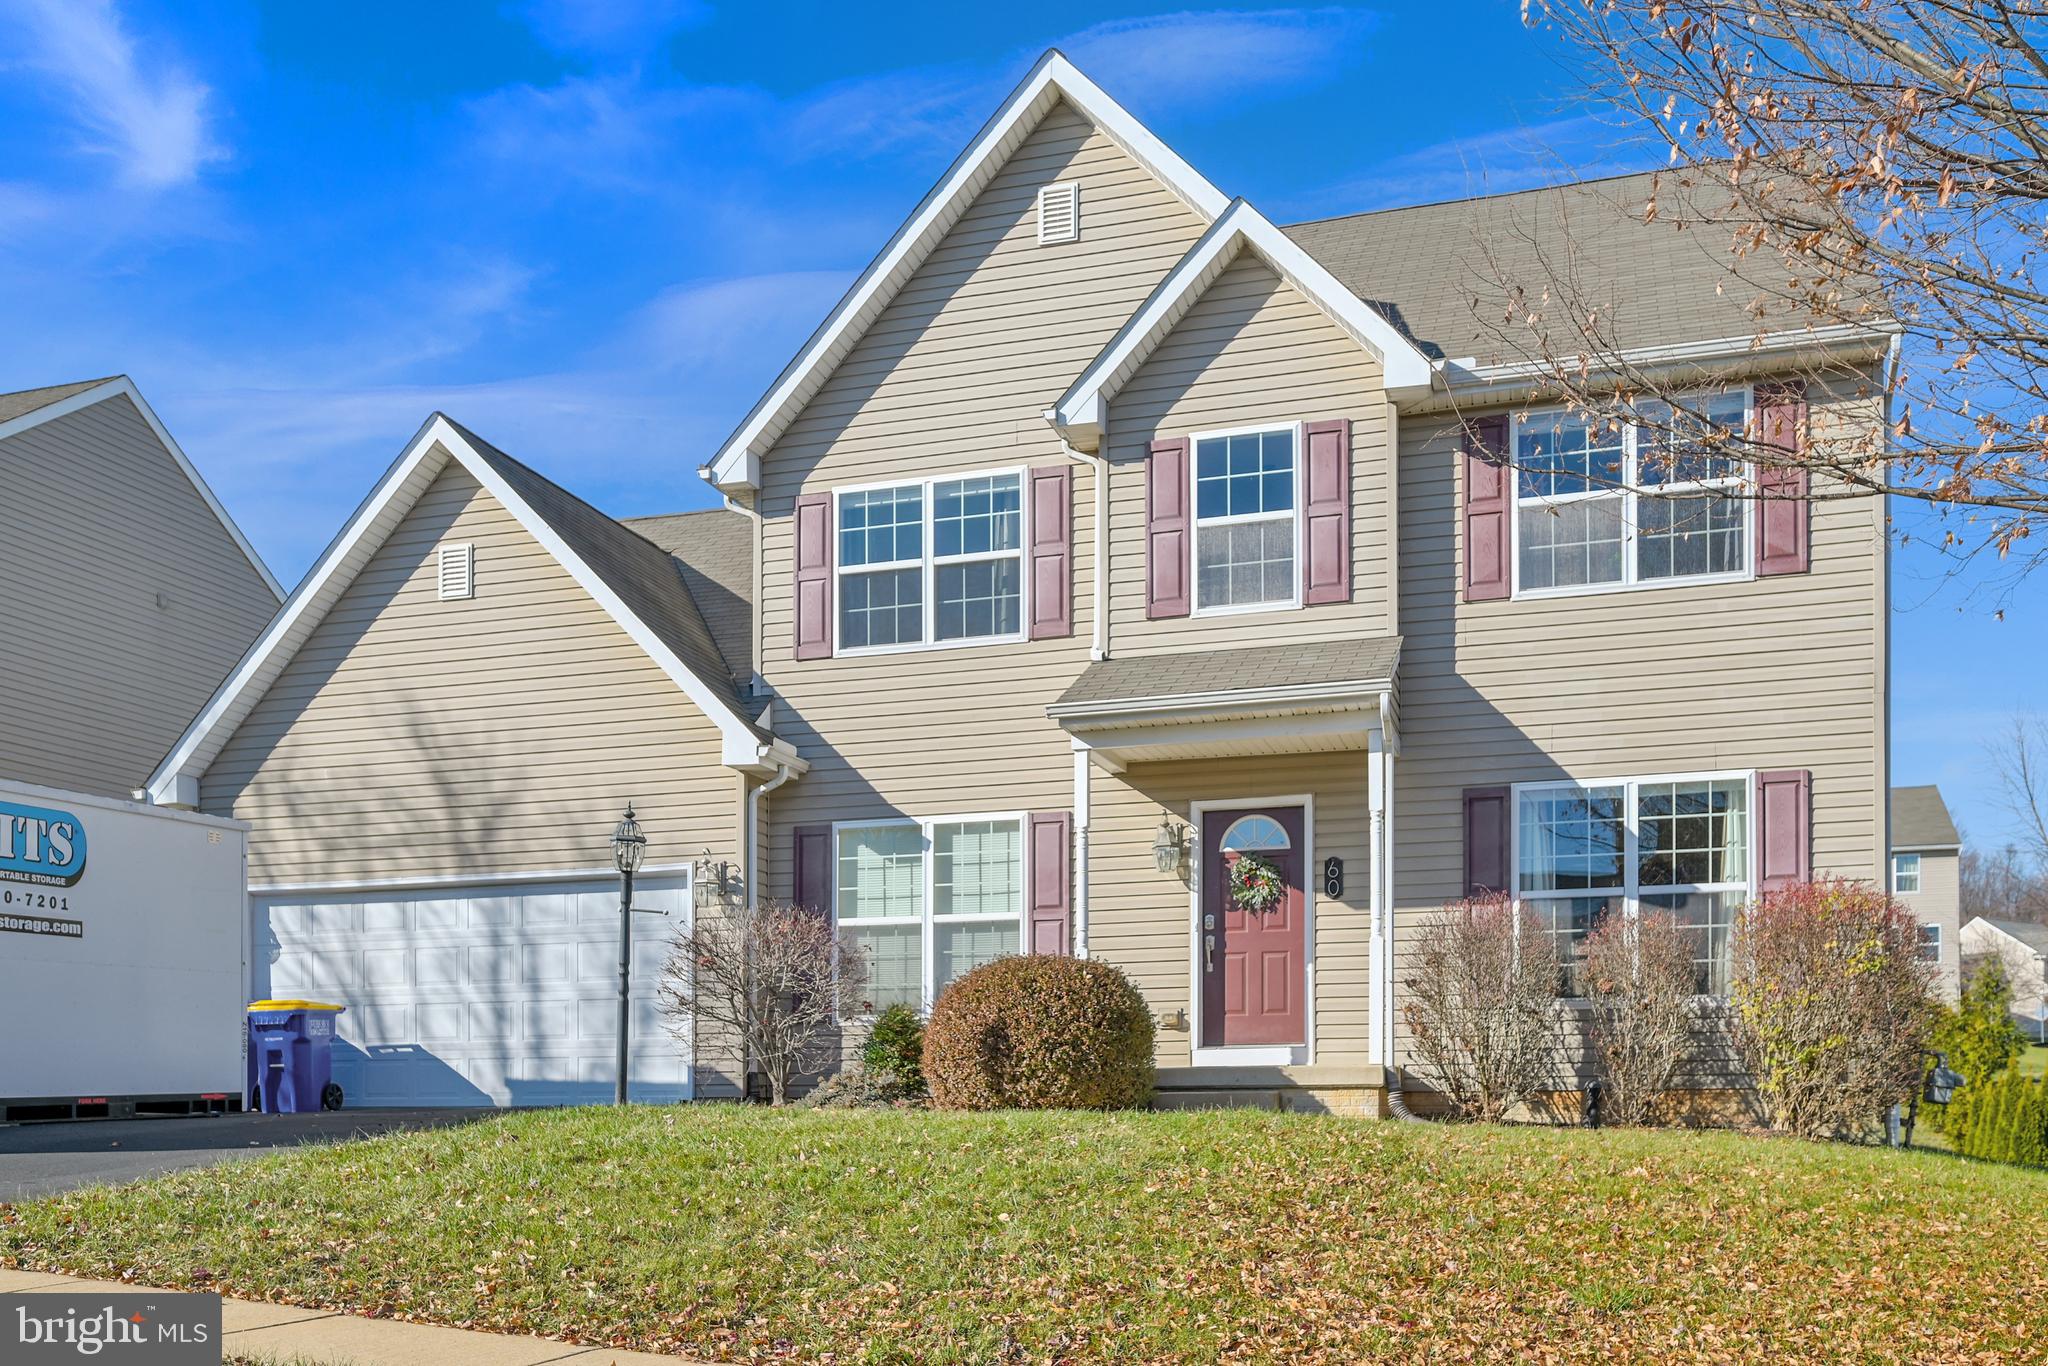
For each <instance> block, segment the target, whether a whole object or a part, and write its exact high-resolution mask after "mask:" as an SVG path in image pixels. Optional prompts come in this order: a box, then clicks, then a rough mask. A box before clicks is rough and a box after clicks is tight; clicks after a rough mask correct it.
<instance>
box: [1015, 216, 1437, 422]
mask: <svg viewBox="0 0 2048 1366" xmlns="http://www.w3.org/2000/svg"><path fill="white" fill-rule="evenodd" d="M1246 250H1250V251H1253V252H1256V253H1257V254H1258V256H1259V259H1261V260H1262V261H1264V262H1265V263H1266V264H1267V265H1268V266H1270V267H1271V268H1272V269H1273V271H1274V273H1275V274H1277V275H1279V276H1280V278H1281V279H1283V280H1285V281H1286V282H1287V283H1288V284H1289V285H1292V286H1293V287H1294V288H1295V289H1296V290H1297V291H1299V292H1300V293H1301V294H1302V296H1303V297H1304V298H1306V299H1308V301H1309V302H1310V303H1312V304H1314V305H1315V306H1316V308H1317V309H1319V310H1320V311H1321V312H1322V313H1323V315H1324V316H1325V317H1327V318H1329V319H1330V321H1331V322H1333V323H1335V324H1336V325H1337V326H1338V327H1340V328H1342V329H1343V330H1344V331H1345V332H1346V333H1347V334H1348V335H1349V336H1350V337H1351V338H1352V340H1354V341H1356V342H1357V343H1358V344H1359V345H1360V346H1363V347H1364V348H1365V349H1366V350H1367V351H1370V352H1371V353H1372V354H1373V355H1374V356H1375V357H1377V358H1378V359H1379V362H1380V367H1381V372H1382V381H1381V382H1382V384H1383V385H1384V387H1385V388H1386V390H1387V393H1388V395H1389V397H1390V398H1392V399H1393V400H1394V401H1396V402H1400V401H1403V400H1405V399H1407V398H1410V397H1414V396H1418V395H1421V394H1426V393H1428V392H1429V388H1430V383H1431V380H1432V378H1433V377H1434V371H1433V369H1432V366H1431V364H1430V360H1429V358H1428V357H1427V356H1425V355H1423V354H1422V351H1421V348H1419V347H1417V346H1416V345H1415V343H1414V342H1413V341H1410V340H1409V339H1408V338H1407V337H1405V336H1403V335H1402V334H1401V332H1400V329H1398V328H1396V327H1395V326H1394V325H1393V324H1392V323H1390V322H1388V321H1387V320H1386V318H1385V317H1383V316H1382V315H1381V314H1380V312H1379V310H1377V309H1375V308H1373V307H1371V306H1370V305H1369V304H1367V303H1366V302H1365V301H1364V300H1363V299H1360V298H1359V297H1358V296H1357V295H1356V294H1354V293H1352V292H1351V291H1350V290H1349V289H1348V288H1346V287H1345V286H1344V285H1343V284H1342V283H1341V282H1339V281H1338V279H1337V277H1336V276H1334V275H1332V274H1330V272H1329V271H1328V270H1327V269H1326V268H1325V267H1324V266H1323V264H1322V262H1320V261H1318V260H1316V259H1315V257H1313V256H1311V255H1309V253H1308V252H1307V251H1306V250H1304V249H1303V248H1302V246H1301V245H1300V244H1299V243H1297V242H1296V241H1295V240H1294V239H1293V238H1291V237H1289V236H1288V235H1287V234H1286V233H1284V232H1282V231H1280V229H1279V228H1278V227H1276V226H1275V225H1274V223H1273V221H1272V220H1271V219H1269V218H1267V217H1266V216H1265V215H1264V214H1262V213H1260V212H1259V211H1258V210H1257V209H1255V208H1253V207H1252V206H1251V205H1250V204H1248V203H1246V202H1245V201H1244V200H1242V199H1238V200H1233V201H1232V202H1231V205H1230V207H1229V208H1228V209H1226V210H1225V211H1224V213H1223V216H1222V217H1220V218H1218V219H1217V220H1216V221H1215V222H1214V223H1211V224H1210V225H1209V230H1208V231H1207V232H1205V233H1203V234H1202V237H1201V240H1200V241H1198V242H1196V243H1195V244H1194V246H1192V247H1190V248H1188V251H1187V255H1185V256H1183V257H1182V258H1181V259H1180V261H1179V262H1178V263H1176V264H1175V266H1174V268H1173V269H1172V270H1170V271H1168V272H1167V275H1166V278H1165V279H1164V280H1161V281H1160V282H1159V285H1158V287H1157V288H1156V289H1154V290H1153V291H1152V293H1151V294H1150V295H1149V296H1148V297H1147V298H1146V300H1145V302H1144V303H1142V304H1140V305H1139V306H1138V311H1137V312H1136V313H1133V314H1132V315H1131V318H1130V320H1129V321H1128V322H1126V323H1125V324H1124V325H1123V327H1122V328H1120V329H1118V331H1117V334H1116V336H1114V337H1112V338H1111V339H1110V342H1109V345H1108V346H1106V347H1104V348H1103V349H1102V352H1101V354H1099V355H1098V356H1096V358H1095V359H1094V360H1092V361H1090V362H1089V364H1088V368H1087V369H1085V370H1083V371H1082V372H1081V374H1080V377H1079V378H1077V379H1076V380H1075V381H1074V383H1073V384H1072V386H1071V387H1069V388H1068V390H1067V392H1066V393H1065V394H1064V395H1062V396H1061V398H1060V401H1059V402H1058V403H1056V404H1054V405H1053V408H1052V412H1051V414H1050V420H1051V422H1052V424H1053V426H1054V427H1055V428H1056V429H1057V430H1058V431H1059V433H1060V435H1061V437H1063V438H1064V439H1065V440H1066V441H1067V442H1068V443H1069V444H1070V445H1073V446H1075V447H1077V448H1078V449H1081V450H1090V451H1092V450H1094V449H1095V447H1096V445H1097V444H1098V443H1099V442H1100V440H1101V432H1102V418H1103V413H1104V409H1105V407H1106V406H1107V404H1108V403H1109V402H1110V400H1112V399H1114V398H1115V397H1116V395H1117V392H1118V390H1120V389H1121V388H1122V387H1123V385H1124V384H1125V383H1126V382H1128V381H1129V380H1130V378H1131V377H1132V376H1133V375H1135V374H1136V373H1137V372H1138V370H1139V368H1140V367H1142V366H1143V365H1144V363H1145V361H1146V359H1147V358H1148V357H1149V356H1151V354H1152V352H1153V351H1154V350H1155V349H1157V347H1158V346H1159V344H1160V343H1161V342H1162V341H1164V340H1165V339H1166V337H1167V335H1168V334H1169V333H1171V332H1172V331H1173V328H1174V326H1175V324H1177V323H1179V322H1180V320H1181V319H1182V318H1183V317H1185V316H1186V315H1187V311H1188V310H1189V309H1190V308H1192V307H1194V305H1195V302H1196V300H1198V299H1200V298H1201V296H1202V294H1203V292H1204V291H1205V290H1207V289H1208V288H1209V286H1210V285H1212V284H1214V283H1215V281H1216V279H1217V277H1218V276H1220V275H1221V274H1222V273H1223V271H1224V269H1225V268H1226V267H1228V266H1229V265H1230V263H1231V262H1232V261H1234V260H1236V259H1237V256H1238V253H1239V252H1241V251H1246Z"/></svg>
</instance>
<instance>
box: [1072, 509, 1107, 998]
mask: <svg viewBox="0 0 2048 1366" xmlns="http://www.w3.org/2000/svg"><path fill="white" fill-rule="evenodd" d="M1096 477H1097V478H1100V477H1101V476H1100V475H1099V474H1098V475H1097V476H1096ZM1091 767H1093V765H1092V763H1091V761H1090V760H1089V758H1088V751H1087V750H1085V749H1083V748H1081V746H1079V745H1076V746H1074V925H1073V935H1074V957H1076V958H1086V957H1087V956H1088V770H1089V769H1090V768H1091Z"/></svg>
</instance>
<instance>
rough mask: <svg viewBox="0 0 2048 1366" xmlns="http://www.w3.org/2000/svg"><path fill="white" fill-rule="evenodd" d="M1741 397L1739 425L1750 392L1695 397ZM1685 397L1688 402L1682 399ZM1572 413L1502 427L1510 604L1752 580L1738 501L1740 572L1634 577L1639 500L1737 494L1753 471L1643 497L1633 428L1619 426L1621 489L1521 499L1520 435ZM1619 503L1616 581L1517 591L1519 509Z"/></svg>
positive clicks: (1516, 417)
mask: <svg viewBox="0 0 2048 1366" xmlns="http://www.w3.org/2000/svg"><path fill="white" fill-rule="evenodd" d="M1737 390H1740V391H1741V393H1742V411H1743V421H1744V423H1745V424H1747V423H1749V422H1751V421H1753V420H1754V419H1755V416H1756V391H1755V388H1754V386H1752V385H1747V384H1736V385H1730V386H1728V387H1727V388H1726V389H1715V390H1712V391H1710V392H1706V393H1702V394H1700V395H1698V397H1701V398H1712V397H1716V396H1718V395H1720V394H1724V393H1733V392H1735V391H1737ZM1688 397H1691V396H1688ZM1572 411H1573V410H1572V409H1571V408H1570V407H1569V406H1566V405H1553V406H1551V407H1547V408H1532V409H1530V410H1529V411H1528V412H1525V413H1520V412H1518V413H1515V414H1512V415H1511V417H1510V419H1509V422H1508V487H1509V499H1508V527H1509V531H1508V537H1509V546H1508V550H1509V554H1508V562H1509V567H1510V571H1511V573H1512V575H1513V579H1512V582H1513V585H1514V586H1513V589H1512V590H1511V591H1512V600H1516V601H1520V600H1528V601H1540V600H1541V599H1544V598H1583V597H1591V596H1594V595H1597V594H1601V593H1639V592H1645V591H1650V590H1655V589H1660V588H1690V587H1696V586H1699V585H1713V584H1727V583H1749V582H1751V581H1752V580H1754V579H1755V578H1756V534H1757V529H1756V500H1755V499H1754V498H1745V499H1743V509H1742V568H1741V569H1738V570H1734V571H1732V572H1729V573H1724V574H1688V575H1678V576H1674V577H1671V578H1663V579H1645V578H1640V577H1638V572H1639V571H1638V566H1637V531H1636V524H1637V513H1636V509H1637V507H1638V505H1639V504H1640V503H1641V501H1642V500H1643V499H1644V498H1662V497H1667V496H1683V495H1685V494H1688V493H1709V492H1712V491H1714V490H1716V489H1726V488H1737V487H1740V486H1741V485H1742V484H1743V483H1744V482H1746V481H1749V482H1753V480H1754V475H1755V470H1754V467H1753V466H1751V465H1750V464H1749V463H1748V462H1746V461H1745V462H1744V466H1745V471H1746V472H1745V474H1744V475H1742V476H1738V477H1736V478H1732V479H1704V480H1688V481H1686V482H1683V483H1674V484H1659V485H1657V486H1656V491H1655V492H1646V491H1645V488H1644V486H1643V485H1640V484H1638V483H1637V482H1636V475H1637V474H1638V472H1639V471H1638V469H1637V464H1636V461H1637V456H1636V439H1637V432H1638V430H1639V428H1638V425H1637V424H1636V423H1633V422H1627V421H1624V422H1623V423H1622V438H1621V441H1622V467H1621V474H1622V478H1621V483H1620V485H1619V486H1617V487H1615V488H1603V489H1588V490H1587V491H1585V492H1584V493H1561V494H1550V495H1535V496H1532V497H1529V498H1527V499H1524V498H1523V496H1522V470H1521V468H1520V467H1519V466H1518V465H1516V464H1515V461H1516V460H1517V459H1518V458H1519V457H1518V452H1519V451H1520V449H1521V436H1522V429H1523V428H1524V427H1525V426H1527V425H1529V424H1531V423H1534V422H1539V421H1543V420H1545V419H1549V418H1555V417H1558V416H1560V415H1563V414H1568V413H1570V412H1572ZM1602 497H1619V498H1620V499H1621V577H1620V578H1619V579H1617V580H1616V581H1615V582H1613V583H1584V584H1570V585H1567V586H1565V587H1562V588H1524V587H1522V508H1523V506H1524V504H1525V503H1527V504H1541V505H1544V506H1549V507H1563V506H1565V505H1567V504H1570V503H1577V502H1584V501H1587V500H1590V499H1594V498H1602Z"/></svg>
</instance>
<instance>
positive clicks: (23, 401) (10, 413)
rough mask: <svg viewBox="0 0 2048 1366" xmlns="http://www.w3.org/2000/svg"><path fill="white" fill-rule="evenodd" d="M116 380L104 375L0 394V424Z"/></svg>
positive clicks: (112, 376)
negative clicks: (97, 377)
mask: <svg viewBox="0 0 2048 1366" xmlns="http://www.w3.org/2000/svg"><path fill="white" fill-rule="evenodd" d="M118 378H120V376H118V375H104V376H102V377H100V378H99V379H81V380H76V381H74V382H72V383H70V384H52V385H49V386H48V387H46V388H42V389H17V390H15V391H14V392H13V393H11V394H0V422H12V421H14V419H15V418H17V417H24V416H26V415H27V414H29V413H32V412H34V411H35V410H36V409H38V408H47V407H49V406H50V405H51V404H52V403H58V402H61V401H62V400H64V399H67V398H70V397H71V396H72V395H73V394H82V393H84V392H85V391H86V390H87V389H90V388H92V387H94V386H95V385H100V384H105V383H106V382H107V381H108V380H110V379H118Z"/></svg>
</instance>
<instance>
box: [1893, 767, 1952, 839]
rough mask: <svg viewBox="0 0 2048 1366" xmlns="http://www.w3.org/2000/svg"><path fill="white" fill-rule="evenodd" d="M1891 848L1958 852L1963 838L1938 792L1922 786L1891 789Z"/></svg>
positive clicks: (1928, 786) (1937, 789)
mask: <svg viewBox="0 0 2048 1366" xmlns="http://www.w3.org/2000/svg"><path fill="white" fill-rule="evenodd" d="M1891 800H1892V848H1894V849H1960V848H1961V847H1962V844H1963V837H1962V836H1961V835H1959V834H1957V833H1956V823H1955V821H1954V820H1953V819H1951V818H1950V816H1949V814H1948V804H1947V803H1946V802H1944V801H1942V799H1941V789H1940V788H1938V787H1935V786H1934V785H1932V784H1931V783H1930V784H1929V785H1927V786H1925V787H1895V788H1893V789H1892V798H1891Z"/></svg>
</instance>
